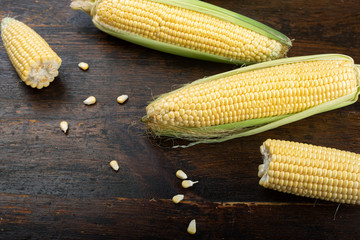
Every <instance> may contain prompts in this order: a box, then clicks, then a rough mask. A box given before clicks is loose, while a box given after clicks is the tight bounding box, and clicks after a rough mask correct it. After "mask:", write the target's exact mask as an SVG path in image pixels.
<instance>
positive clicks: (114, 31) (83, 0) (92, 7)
mask: <svg viewBox="0 0 360 240" xmlns="http://www.w3.org/2000/svg"><path fill="white" fill-rule="evenodd" d="M107 1H108V0H73V2H72V3H71V5H70V6H71V8H72V9H74V10H82V11H84V12H86V13H88V14H89V15H90V16H91V17H92V20H93V23H94V25H95V26H96V27H97V28H99V29H100V30H102V31H104V32H106V33H108V34H110V35H112V36H115V37H117V38H120V39H123V40H126V41H129V42H132V43H135V44H139V45H142V46H144V47H148V48H152V49H155V50H159V51H163V52H167V53H171V54H175V55H180V56H184V57H190V58H196V59H201V60H208V61H215V62H224V63H232V64H251V63H255V62H259V61H260V60H259V61H255V60H251V61H250V60H248V59H235V58H230V57H227V56H223V55H220V54H212V53H207V52H203V51H200V50H197V49H194V48H190V47H184V46H180V45H174V44H173V43H166V42H164V41H158V40H154V39H150V38H146V37H143V36H141V35H139V34H134V33H130V32H129V31H125V30H123V29H122V30H120V29H119V28H115V27H113V26H111V25H109V24H108V22H104V21H102V20H101V18H99V17H98V13H97V10H98V8H99V6H100V5H101V4H105V3H106V2H107ZM148 1H150V2H156V3H160V4H165V5H170V6H176V7H180V8H183V9H188V10H192V11H195V12H199V13H203V14H207V15H209V16H212V17H216V18H218V19H221V20H224V21H226V22H230V23H233V24H235V25H238V26H241V27H243V28H246V29H248V30H251V31H253V32H256V33H258V34H260V35H262V36H265V37H267V38H268V39H272V40H275V41H276V42H278V43H279V46H281V47H279V46H278V47H276V49H275V48H274V49H273V52H272V53H271V54H269V56H268V57H269V58H271V60H272V59H279V58H282V57H285V56H286V53H287V51H288V50H289V48H290V47H291V46H292V43H291V40H290V39H289V38H288V37H286V36H285V35H284V34H282V33H280V32H278V31H276V30H274V29H272V28H270V27H268V26H266V25H264V24H262V23H260V22H257V21H255V20H253V19H250V18H248V17H245V16H242V15H240V14H237V13H235V12H232V11H229V10H226V9H223V8H220V7H217V6H214V5H212V4H209V3H206V2H203V1H199V0H171V1H168V0H148ZM121 4H122V3H121V0H118V1H115V2H114V3H113V5H114V7H113V8H114V9H115V10H117V9H119V8H121ZM115 10H114V11H115ZM148 11H152V9H151V8H148ZM106 20H107V21H110V22H111V21H113V20H112V19H111V17H108V18H107V19H106ZM224 30H226V29H224ZM209 31H210V29H209ZM156 33H158V32H156ZM254 42H255V43H257V44H258V41H257V40H254ZM228 47H229V48H230V47H232V46H230V45H229V46H228ZM251 54H254V52H249V53H248V55H251ZM262 61H263V60H262Z"/></svg>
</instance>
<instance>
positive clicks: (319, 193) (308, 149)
mask: <svg viewBox="0 0 360 240" xmlns="http://www.w3.org/2000/svg"><path fill="white" fill-rule="evenodd" d="M260 151H261V153H262V155H263V160H264V163H263V164H261V165H260V166H259V173H258V175H259V177H260V178H261V179H260V182H259V183H260V185H261V186H263V187H265V188H271V189H274V190H278V191H281V192H286V193H291V194H296V195H299V196H304V197H310V198H318V199H323V200H327V201H333V202H338V203H350V204H360V154H356V153H352V152H348V151H341V150H338V149H334V148H326V147H320V146H314V145H310V144H304V143H296V142H290V141H281V140H272V139H268V140H266V141H265V142H264V143H263V145H262V146H261V147H260Z"/></svg>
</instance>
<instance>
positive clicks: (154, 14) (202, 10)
mask: <svg viewBox="0 0 360 240" xmlns="http://www.w3.org/2000/svg"><path fill="white" fill-rule="evenodd" d="M71 8H72V9H74V10H82V11H84V12H86V13H88V14H89V15H90V16H91V17H92V19H93V23H94V24H95V26H96V27H98V28H99V29H100V30H102V31H104V32H106V33H108V34H110V35H113V36H115V37H118V38H121V39H124V40H127V41H130V42H133V43H136V44H140V45H143V46H145V47H149V48H153V49H156V50H160V51H164V52H168V53H172V54H177V55H181V56H186V57H192V58H199V59H203V60H211V61H219V62H227V63H234V64H243V63H256V62H263V61H269V60H273V59H278V58H282V57H285V56H286V53H287V51H288V50H289V48H290V46H291V40H290V39H289V38H287V37H286V36H285V35H283V34H281V33H279V32H278V31H276V30H274V29H272V28H270V27H268V26H266V25H264V24H261V23H259V22H257V21H255V20H252V19H250V18H247V17H245V16H242V15H239V14H237V13H234V12H231V11H228V10H226V9H223V8H220V7H217V6H214V5H211V4H209V3H205V2H203V1H198V0H172V1H167V0H73V2H72V3H71Z"/></svg>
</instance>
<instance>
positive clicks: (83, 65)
mask: <svg viewBox="0 0 360 240" xmlns="http://www.w3.org/2000/svg"><path fill="white" fill-rule="evenodd" d="M78 66H79V68H80V69H81V70H84V71H86V70H88V69H89V64H87V63H85V62H81V63H79V65H78Z"/></svg>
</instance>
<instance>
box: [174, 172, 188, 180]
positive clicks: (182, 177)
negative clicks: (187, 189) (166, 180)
mask: <svg viewBox="0 0 360 240" xmlns="http://www.w3.org/2000/svg"><path fill="white" fill-rule="evenodd" d="M176 176H177V177H178V178H180V179H182V180H184V179H187V175H186V173H184V172H183V171H182V170H178V171H177V172H176Z"/></svg>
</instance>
